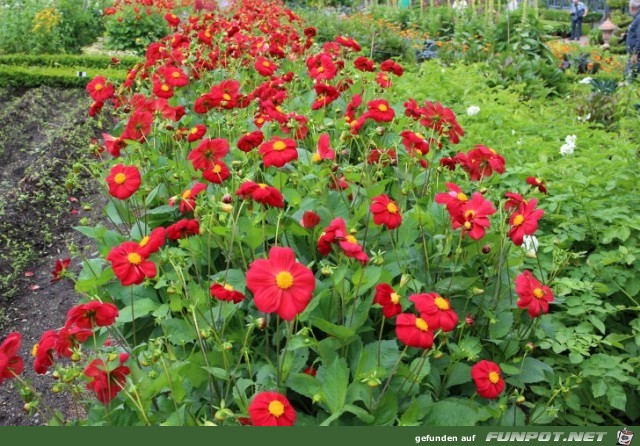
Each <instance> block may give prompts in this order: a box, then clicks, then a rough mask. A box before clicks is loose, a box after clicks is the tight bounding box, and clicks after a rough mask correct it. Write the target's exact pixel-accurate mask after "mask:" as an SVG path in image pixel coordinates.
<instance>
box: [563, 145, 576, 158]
mask: <svg viewBox="0 0 640 446" xmlns="http://www.w3.org/2000/svg"><path fill="white" fill-rule="evenodd" d="M575 149H576V146H573V145H571V144H563V145H562V147H560V155H562V156H567V155H571V154H572V153H573V151H574V150H575Z"/></svg>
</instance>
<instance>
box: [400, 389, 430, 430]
mask: <svg viewBox="0 0 640 446" xmlns="http://www.w3.org/2000/svg"><path fill="white" fill-rule="evenodd" d="M431 404H432V400H431V397H430V396H429V395H420V396H419V397H418V398H414V399H412V401H411V405H410V406H409V408H408V409H407V410H406V411H405V412H404V413H403V414H402V416H401V417H400V423H399V424H400V426H419V425H420V423H419V421H420V420H422V418H423V417H424V416H425V415H426V410H427V407H429V405H431Z"/></svg>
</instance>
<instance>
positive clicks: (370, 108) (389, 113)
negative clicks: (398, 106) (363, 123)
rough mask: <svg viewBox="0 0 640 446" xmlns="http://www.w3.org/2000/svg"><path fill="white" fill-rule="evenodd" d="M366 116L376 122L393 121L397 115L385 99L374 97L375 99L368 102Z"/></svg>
mask: <svg viewBox="0 0 640 446" xmlns="http://www.w3.org/2000/svg"><path fill="white" fill-rule="evenodd" d="M365 116H366V117H367V118H370V119H373V120H374V121H376V122H391V121H393V118H394V117H395V116H396V112H395V111H394V110H393V108H391V106H390V105H389V103H388V102H387V101H385V100H384V99H374V100H373V101H369V102H367V112H366V113H365Z"/></svg>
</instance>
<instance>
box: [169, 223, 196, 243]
mask: <svg viewBox="0 0 640 446" xmlns="http://www.w3.org/2000/svg"><path fill="white" fill-rule="evenodd" d="M199 233H200V223H199V222H198V220H195V219H191V220H188V219H183V220H180V221H179V222H177V223H174V224H172V225H171V226H169V227H168V228H167V229H166V235H167V238H168V239H169V240H178V239H181V238H184V237H191V236H192V235H198V234H199Z"/></svg>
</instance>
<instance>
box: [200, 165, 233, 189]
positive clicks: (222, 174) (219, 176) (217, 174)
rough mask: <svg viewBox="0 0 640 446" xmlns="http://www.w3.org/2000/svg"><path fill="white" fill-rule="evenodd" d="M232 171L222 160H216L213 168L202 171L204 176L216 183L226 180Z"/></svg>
mask: <svg viewBox="0 0 640 446" xmlns="http://www.w3.org/2000/svg"><path fill="white" fill-rule="evenodd" d="M230 175H231V172H230V171H229V168H228V167H227V165H226V164H225V163H223V162H222V161H219V160H218V161H214V162H213V166H212V167H211V169H205V170H203V171H202V178H204V179H205V180H207V181H209V182H211V183H214V184H221V183H222V182H223V181H224V180H226V179H227V178H229V176H230Z"/></svg>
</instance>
